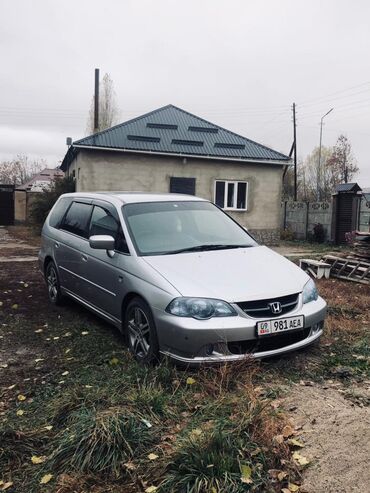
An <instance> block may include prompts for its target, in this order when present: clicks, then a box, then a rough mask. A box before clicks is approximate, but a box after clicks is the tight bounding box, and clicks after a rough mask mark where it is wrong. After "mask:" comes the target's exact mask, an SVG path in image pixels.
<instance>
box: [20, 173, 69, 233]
mask: <svg viewBox="0 0 370 493" xmlns="http://www.w3.org/2000/svg"><path fill="white" fill-rule="evenodd" d="M74 191H75V182H74V179H73V178H72V177H71V176H65V177H64V178H56V179H55V180H54V181H53V182H52V184H51V187H50V188H45V189H44V190H43V191H42V192H40V193H38V194H37V196H36V197H35V200H34V202H33V204H32V205H31V212H30V218H31V221H32V223H33V224H35V225H37V226H42V225H43V224H44V221H45V219H46V218H47V215H48V214H49V212H50V210H51V208H52V207H53V205H54V204H55V202H56V201H57V200H58V198H59V197H60V196H61V195H62V194H63V193H70V192H74Z"/></svg>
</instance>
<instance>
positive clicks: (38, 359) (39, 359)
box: [35, 358, 44, 363]
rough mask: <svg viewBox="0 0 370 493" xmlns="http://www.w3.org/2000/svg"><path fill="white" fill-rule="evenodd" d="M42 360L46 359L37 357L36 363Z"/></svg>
mask: <svg viewBox="0 0 370 493" xmlns="http://www.w3.org/2000/svg"><path fill="white" fill-rule="evenodd" d="M40 361H44V358H36V359H35V363H40Z"/></svg>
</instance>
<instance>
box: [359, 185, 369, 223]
mask: <svg viewBox="0 0 370 493" xmlns="http://www.w3.org/2000/svg"><path fill="white" fill-rule="evenodd" d="M368 199H369V200H368ZM358 229H359V230H360V231H366V232H370V197H369V195H368V194H367V195H366V196H365V195H364V196H363V197H362V199H361V204H360V213H359V220H358Z"/></svg>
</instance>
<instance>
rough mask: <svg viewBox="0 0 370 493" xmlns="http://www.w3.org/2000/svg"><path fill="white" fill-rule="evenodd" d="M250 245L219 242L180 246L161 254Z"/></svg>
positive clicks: (246, 246)
mask: <svg viewBox="0 0 370 493" xmlns="http://www.w3.org/2000/svg"><path fill="white" fill-rule="evenodd" d="M250 246H252V245H227V244H221V243H211V244H209V243H208V244H207V243H206V244H204V245H196V246H193V247H188V248H180V249H179V250H172V251H171V252H166V253H164V254H163V255H172V254H176V253H186V252H205V251H207V250H228V249H231V248H248V247H250Z"/></svg>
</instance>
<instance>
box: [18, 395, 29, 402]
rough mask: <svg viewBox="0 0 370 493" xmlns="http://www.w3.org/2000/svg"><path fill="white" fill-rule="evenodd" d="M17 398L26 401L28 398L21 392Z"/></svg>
mask: <svg viewBox="0 0 370 493" xmlns="http://www.w3.org/2000/svg"><path fill="white" fill-rule="evenodd" d="M17 399H18V400H19V401H25V400H26V399H27V397H26V396H25V395H22V394H19V396H18V397H17Z"/></svg>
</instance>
